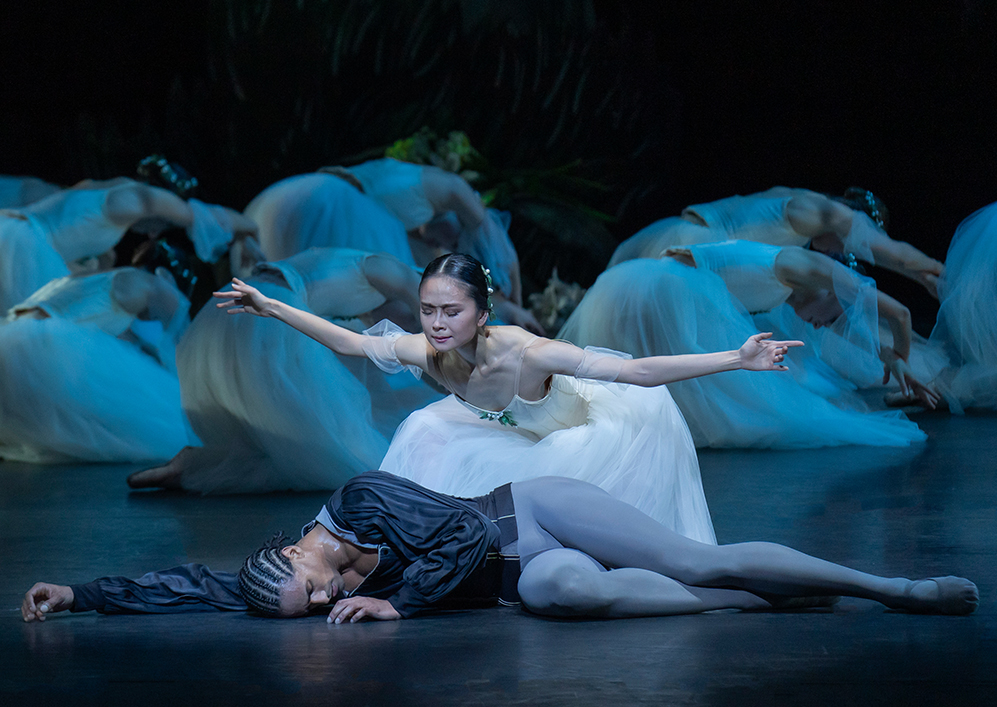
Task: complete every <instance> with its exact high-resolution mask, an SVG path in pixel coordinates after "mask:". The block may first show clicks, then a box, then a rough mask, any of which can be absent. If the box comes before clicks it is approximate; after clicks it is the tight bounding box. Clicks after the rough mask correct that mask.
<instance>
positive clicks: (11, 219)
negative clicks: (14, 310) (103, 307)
mask: <svg viewBox="0 0 997 707" xmlns="http://www.w3.org/2000/svg"><path fill="white" fill-rule="evenodd" d="M14 213H15V212H11V213H5V212H3V211H0V317H2V316H3V314H4V313H6V311H7V310H8V309H10V308H11V307H13V306H14V305H16V304H20V303H21V302H23V301H24V300H26V299H27V298H28V297H30V296H31V295H32V294H34V292H35V290H37V289H38V288H40V287H42V286H43V285H46V284H48V283H49V282H50V281H51V280H54V279H56V278H57V277H63V276H65V275H68V274H69V268H67V267H66V263H65V262H64V261H63V259H62V256H61V255H59V253H58V252H57V251H56V250H55V248H54V247H53V246H52V244H51V243H50V242H49V240H48V236H47V235H46V232H45V230H44V228H43V227H42V226H41V225H40V224H38V223H37V222H36V221H34V220H29V219H27V218H22V217H20V216H17V215H14Z"/></svg>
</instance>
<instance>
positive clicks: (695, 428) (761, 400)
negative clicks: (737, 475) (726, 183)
mask: <svg viewBox="0 0 997 707" xmlns="http://www.w3.org/2000/svg"><path fill="white" fill-rule="evenodd" d="M756 333H758V330H757V329H756V328H755V327H754V325H753V323H752V320H751V318H750V316H749V315H748V313H747V312H745V311H744V309H743V307H741V306H740V305H739V304H738V303H737V302H736V300H734V299H733V298H732V297H731V295H730V293H729V292H728V290H727V288H726V286H725V285H724V282H723V280H721V279H720V278H719V277H718V276H717V275H716V274H714V273H712V272H709V271H707V270H705V269H701V268H692V267H689V266H686V265H684V264H682V263H680V262H677V261H675V260H673V259H671V258H665V259H663V260H650V259H640V260H631V261H627V262H624V263H621V264H620V265H617V266H615V267H613V268H610V269H609V270H607V271H606V272H604V273H603V274H602V275H601V276H600V277H599V279H598V280H597V281H596V283H595V285H594V286H593V287H592V288H591V289H590V290H589V291H588V293H586V296H585V298H584V299H583V300H582V302H581V303H580V304H579V306H578V308H577V309H576V310H575V311H574V312H573V313H572V315H571V317H570V318H569V319H568V321H567V322H566V323H565V325H564V328H563V329H562V330H561V333H560V335H559V336H560V337H561V338H564V339H567V340H568V341H571V342H573V343H575V344H577V345H579V346H607V347H610V348H615V349H619V350H623V351H626V352H627V353H630V354H632V355H634V356H654V355H669V354H686V353H708V352H711V351H724V350H731V349H736V348H738V347H739V346H740V345H741V344H742V343H743V342H744V341H745V340H746V339H747V338H748V337H749V336H751V335H752V334H756ZM777 338H780V337H779V336H778V335H777ZM799 350H800V349H798V348H797V349H792V351H791V353H790V364H789V366H790V368H791V369H793V368H798V367H799V364H798V363H797V361H796V357H797V352H798V351H799ZM828 375H829V376H830V375H833V371H828ZM668 388H669V389H670V390H671V392H672V395H673V396H674V397H675V401H676V403H678V406H679V408H680V409H681V410H682V413H683V414H684V415H685V419H686V421H687V422H688V423H689V428H690V430H691V431H692V436H693V439H695V441H696V444H697V445H698V446H701V447H707V446H709V447H767V448H801V447H822V446H835V445H846V444H871V445H881V446H905V445H909V444H910V443H912V442H918V441H921V440H923V439H924V438H925V435H924V433H923V432H921V430H920V429H918V427H917V426H916V425H915V424H914V423H912V422H910V421H909V420H907V419H906V418H905V417H904V416H903V415H902V414H899V413H897V412H895V411H893V412H886V413H867V412H859V410H864V409H865V406H864V404H863V403H862V401H861V400H860V399H858V398H855V399H852V400H848V401H847V402H848V405H849V407H848V408H847V409H843V408H841V407H838V406H836V405H834V404H832V403H831V402H830V401H828V400H827V399H825V398H824V397H821V396H820V395H817V394H816V393H814V392H813V391H811V390H809V389H807V388H805V387H803V386H801V385H800V384H799V383H798V382H797V380H796V379H794V378H793V376H791V375H789V374H788V373H779V372H773V373H750V372H747V371H729V372H725V373H718V374H715V375H712V376H704V377H702V378H696V379H693V380H687V381H679V382H676V383H670V384H669V385H668ZM832 392H833V393H834V396H835V398H836V399H839V401H840V399H841V398H842V391H841V390H840V388H837V387H835V388H833V389H832Z"/></svg>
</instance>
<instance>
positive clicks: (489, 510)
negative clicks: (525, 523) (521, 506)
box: [469, 484, 519, 604]
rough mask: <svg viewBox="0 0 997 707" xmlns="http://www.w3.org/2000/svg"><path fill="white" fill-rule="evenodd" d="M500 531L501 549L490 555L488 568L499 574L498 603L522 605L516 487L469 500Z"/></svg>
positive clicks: (507, 487)
mask: <svg viewBox="0 0 997 707" xmlns="http://www.w3.org/2000/svg"><path fill="white" fill-rule="evenodd" d="M469 500H470V501H471V502H473V503H474V504H475V505H476V506H477V508H478V510H479V511H481V513H482V514H483V515H484V516H485V517H486V518H488V519H489V520H490V521H491V522H492V523H494V524H495V525H496V526H497V527H498V530H499V549H498V550H497V551H494V552H489V553H488V559H487V560H486V566H487V567H488V568H489V570H490V571H491V572H495V573H496V579H495V581H496V583H497V585H498V586H499V587H500V589H499V594H498V600H499V602H500V603H502V604H519V591H518V589H517V587H518V585H519V552H518V548H517V546H518V541H519V530H518V529H517V527H516V505H515V503H513V500H512V484H505V485H504V486H499V487H498V488H497V489H495V490H494V491H492V492H491V493H489V494H485V495H484V496H478V497H477V498H473V499H469Z"/></svg>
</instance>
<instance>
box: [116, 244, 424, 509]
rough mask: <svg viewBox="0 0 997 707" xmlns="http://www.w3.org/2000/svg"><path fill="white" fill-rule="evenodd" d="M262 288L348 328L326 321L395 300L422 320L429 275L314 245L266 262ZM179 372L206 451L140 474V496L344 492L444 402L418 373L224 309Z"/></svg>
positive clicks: (135, 483) (184, 350)
mask: <svg viewBox="0 0 997 707" xmlns="http://www.w3.org/2000/svg"><path fill="white" fill-rule="evenodd" d="M247 243H252V241H251V239H247ZM237 282H238V281H237ZM250 282H252V283H253V285H254V286H255V287H252V288H251V289H252V291H253V292H254V293H256V297H258V298H260V299H261V300H262V301H266V302H268V303H271V304H272V305H273V306H277V303H280V307H281V308H286V309H287V310H290V311H294V312H296V313H298V314H299V315H300V316H302V317H308V318H309V319H315V320H318V321H321V322H324V323H325V324H326V325H328V326H329V327H334V328H336V329H339V327H338V326H336V325H333V324H330V323H328V322H327V321H326V320H325V319H321V317H343V318H348V317H357V316H361V315H364V314H365V313H368V312H370V311H372V310H375V309H377V308H379V307H382V306H383V305H385V304H387V303H389V302H396V303H399V304H401V305H402V306H407V307H408V308H409V310H410V314H409V317H411V318H415V317H418V312H419V302H418V299H417V292H418V287H419V275H418V274H417V273H416V271H415V270H414V269H412V268H411V267H409V266H407V265H405V264H404V263H401V262H400V261H398V260H396V259H395V258H392V257H390V256H388V255H384V254H370V253H363V252H360V251H355V250H348V249H340V248H310V249H309V250H306V251H305V252H303V253H299V254H298V255H295V256H294V257H291V258H288V259H286V260H283V261H278V262H274V263H263V264H261V265H260V266H259V267H257V269H256V274H255V275H254V276H253V277H252V278H251V279H250ZM243 286H245V287H249V286H248V285H243ZM228 294H236V295H237V293H228ZM348 325H350V326H354V327H356V328H359V327H357V324H356V323H355V322H349V323H348ZM351 335H352V336H357V337H359V336H360V335H359V334H352V332H351ZM177 364H178V366H177V367H178V369H179V374H180V386H181V390H182V393H183V407H184V410H185V411H186V413H187V415H188V417H189V418H190V421H191V425H192V426H193V429H194V431H195V432H196V433H197V436H198V437H199V438H200V439H201V442H202V446H198V447H193V446H192V447H188V448H186V449H184V450H182V451H181V452H180V453H179V454H177V456H176V457H174V458H173V460H172V461H171V462H170V463H169V464H167V465H165V466H161V467H156V468H152V469H148V470H145V471H141V472H138V473H136V474H133V475H132V476H131V477H129V479H128V483H129V485H131V486H132V487H133V488H145V487H158V486H165V487H171V488H184V489H187V490H191V491H197V492H201V493H259V492H265V491H273V490H287V489H293V490H298V491H301V490H313V489H334V488H337V487H339V486H341V485H342V484H343V483H344V482H346V480H348V479H350V478H351V477H353V476H354V475H356V474H358V473H360V472H362V471H366V470H367V469H372V468H375V467H376V466H377V465H378V462H380V460H381V458H382V457H383V456H384V453H385V452H386V451H387V449H388V438H389V437H390V435H391V433H392V432H393V431H394V429H395V427H397V425H398V423H399V422H401V420H402V419H404V416H405V415H407V414H408V413H409V412H411V411H412V410H414V409H416V408H418V407H422V406H424V405H427V404H428V403H431V402H433V401H435V400H438V399H439V398H440V397H441V396H440V394H439V393H437V392H436V391H434V390H433V389H431V388H430V387H429V386H427V385H426V384H425V383H422V382H420V381H418V380H417V379H415V378H413V377H411V376H404V377H402V376H393V377H390V378H389V377H388V376H386V375H385V374H384V373H382V372H381V371H379V370H377V369H376V368H375V367H374V366H373V365H372V364H370V363H369V362H367V361H360V360H353V361H346V362H344V361H340V360H339V359H338V358H337V357H336V356H334V355H332V354H331V353H330V352H329V351H328V350H327V349H326V348H324V347H323V346H321V345H319V344H318V343H316V342H314V341H311V340H309V339H308V338H307V337H304V336H301V335H300V334H298V333H297V332H295V331H294V330H293V329H290V328H289V327H285V326H281V325H279V324H278V323H276V322H272V321H267V320H265V319H258V318H256V317H227V316H225V313H224V312H223V311H221V310H219V309H217V308H215V307H205V308H204V309H202V310H201V311H200V312H199V313H198V315H197V317H196V318H195V319H194V322H193V324H191V326H190V329H189V331H188V333H187V335H186V336H185V337H184V340H183V342H182V343H181V345H180V347H179V349H178V352H177ZM346 364H350V365H346ZM362 364H367V365H366V366H364V365H362ZM367 368H371V369H373V370H366V369H367Z"/></svg>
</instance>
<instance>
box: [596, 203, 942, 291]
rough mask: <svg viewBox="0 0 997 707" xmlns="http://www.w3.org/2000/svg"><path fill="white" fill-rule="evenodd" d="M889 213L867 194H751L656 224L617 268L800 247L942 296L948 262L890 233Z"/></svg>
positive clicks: (629, 245)
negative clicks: (730, 247) (739, 244)
mask: <svg viewBox="0 0 997 707" xmlns="http://www.w3.org/2000/svg"><path fill="white" fill-rule="evenodd" d="M888 218H889V213H888V211H887V209H886V206H885V205H884V204H883V202H882V201H881V200H879V199H878V198H876V196H874V195H873V193H872V192H870V191H866V190H865V189H858V188H854V187H853V188H850V189H848V190H847V191H846V192H845V196H844V197H829V196H826V195H824V194H818V193H817V192H813V191H810V190H808V189H791V188H788V187H773V188H771V189H769V190H767V191H764V192H759V193H757V194H750V195H748V196H731V197H727V198H726V199H720V200H719V201H713V202H709V203H706V204H695V205H693V206H688V207H686V208H685V209H684V210H683V211H682V215H681V216H674V217H671V218H666V219H663V220H661V221H656V222H655V223H652V224H651V225H650V226H648V227H647V228H645V229H643V230H641V231H639V232H638V233H637V234H636V235H634V236H633V237H632V238H630V239H629V240H627V241H626V242H624V243H623V244H621V245H620V247H619V248H617V251H616V253H614V254H613V258H612V260H611V261H610V266H612V265H616V264H618V263H621V262H623V261H625V260H631V259H633V258H657V257H659V256H660V255H661V253H662V251H664V250H665V249H666V248H669V247H671V246H686V245H696V244H701V243H716V242H719V241H725V240H747V241H756V242H758V243H767V244H769V245H776V246H786V245H795V246H801V247H811V248H813V249H814V250H817V251H820V252H824V253H832V254H841V255H842V256H843V257H844V258H845V259H846V260H849V261H852V260H854V259H858V260H864V261H866V262H868V263H871V264H874V265H879V266H880V267H883V268H886V269H887V270H892V271H894V272H897V273H900V274H901V275H904V276H905V277H908V278H910V279H912V280H914V281H916V282H918V283H920V284H921V285H923V286H924V287H925V288H926V289H927V290H928V292H929V293H931V295H932V296H933V297H935V298H936V299H937V297H938V289H937V286H938V278H939V277H941V274H942V272H943V271H944V266H943V265H942V263H940V262H938V261H937V260H935V259H934V258H930V257H928V256H927V255H925V254H924V253H922V252H921V251H919V250H918V249H916V248H914V247H913V246H912V245H910V244H909V243H905V242H903V241H896V240H893V239H892V238H890V237H889V236H888V235H887V233H886V228H887V225H888Z"/></svg>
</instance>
